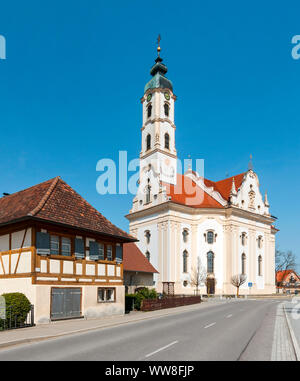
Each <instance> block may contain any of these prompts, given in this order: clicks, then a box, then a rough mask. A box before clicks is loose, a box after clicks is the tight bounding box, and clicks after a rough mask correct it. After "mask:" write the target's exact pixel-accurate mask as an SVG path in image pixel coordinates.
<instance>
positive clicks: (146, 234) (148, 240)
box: [145, 230, 151, 244]
mask: <svg viewBox="0 0 300 381" xmlns="http://www.w3.org/2000/svg"><path fill="white" fill-rule="evenodd" d="M145 237H146V242H147V244H149V243H150V237H151V233H150V231H149V230H146V231H145Z"/></svg>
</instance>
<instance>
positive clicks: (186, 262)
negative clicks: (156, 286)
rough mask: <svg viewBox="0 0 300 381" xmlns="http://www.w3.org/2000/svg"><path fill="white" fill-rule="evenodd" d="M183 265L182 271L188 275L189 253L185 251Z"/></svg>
mask: <svg viewBox="0 0 300 381" xmlns="http://www.w3.org/2000/svg"><path fill="white" fill-rule="evenodd" d="M182 259H183V263H182V265H183V266H182V271H183V272H184V273H187V268H188V252H187V251H186V250H184V252H183V255H182Z"/></svg>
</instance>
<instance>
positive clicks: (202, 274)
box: [190, 257, 207, 295]
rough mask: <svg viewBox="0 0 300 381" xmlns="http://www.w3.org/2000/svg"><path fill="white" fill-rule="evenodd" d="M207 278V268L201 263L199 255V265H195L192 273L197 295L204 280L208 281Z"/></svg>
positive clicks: (191, 282)
mask: <svg viewBox="0 0 300 381" xmlns="http://www.w3.org/2000/svg"><path fill="white" fill-rule="evenodd" d="M206 278H207V273H206V270H205V268H204V267H203V266H202V265H201V260H200V258H199V257H198V258H197V265H196V267H193V269H192V275H191V280H190V284H191V285H192V286H193V287H195V289H196V295H198V293H199V287H200V286H201V284H202V283H203V282H205V281H206Z"/></svg>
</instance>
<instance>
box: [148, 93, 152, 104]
mask: <svg viewBox="0 0 300 381" xmlns="http://www.w3.org/2000/svg"><path fill="white" fill-rule="evenodd" d="M151 98H152V94H148V95H147V102H150V101H151Z"/></svg>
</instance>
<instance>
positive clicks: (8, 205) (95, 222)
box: [0, 177, 135, 241]
mask: <svg viewBox="0 0 300 381" xmlns="http://www.w3.org/2000/svg"><path fill="white" fill-rule="evenodd" d="M24 217H28V218H30V217H34V218H38V219H42V220H45V221H48V222H53V223H60V224H64V225H68V226H70V227H74V228H79V229H85V230H89V231H94V232H96V233H102V234H108V235H112V236H118V237H122V238H124V239H125V240H126V241H134V240H135V239H134V238H133V237H131V236H130V235H129V234H127V233H126V232H124V231H123V230H121V229H119V228H118V227H116V226H115V225H113V224H112V223H111V222H110V221H109V220H107V219H106V218H105V217H104V216H103V215H102V214H101V213H100V212H98V211H97V210H96V209H95V208H94V207H92V206H91V205H90V204H89V203H88V202H87V201H86V200H85V199H84V198H83V197H81V196H80V195H79V194H78V193H77V192H75V191H74V189H72V188H71V187H70V186H69V185H68V184H67V183H65V182H64V181H63V180H62V179H61V178H60V177H55V178H54V179H51V180H48V181H45V182H43V183H41V184H38V185H35V186H33V187H30V188H27V189H25V190H22V191H20V192H17V193H13V194H11V195H9V196H5V197H2V198H0V224H7V223H10V222H13V221H15V220H18V219H21V218H24Z"/></svg>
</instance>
